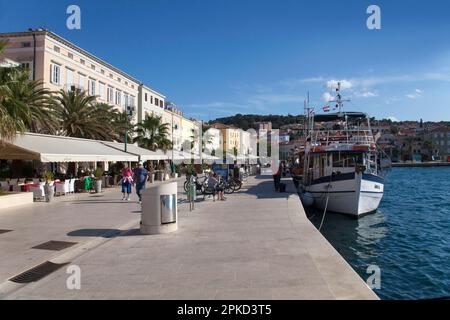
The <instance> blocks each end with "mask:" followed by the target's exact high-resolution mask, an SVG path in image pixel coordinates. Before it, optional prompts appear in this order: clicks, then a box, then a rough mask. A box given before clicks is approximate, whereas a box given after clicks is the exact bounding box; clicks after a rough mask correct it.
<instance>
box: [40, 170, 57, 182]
mask: <svg viewBox="0 0 450 320" xmlns="http://www.w3.org/2000/svg"><path fill="white" fill-rule="evenodd" d="M54 176H55V175H54V174H53V172H51V171H44V173H43V174H42V179H44V181H52V180H53V178H54Z"/></svg>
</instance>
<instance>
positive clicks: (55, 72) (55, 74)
mask: <svg viewBox="0 0 450 320" xmlns="http://www.w3.org/2000/svg"><path fill="white" fill-rule="evenodd" d="M50 82H51V83H53V84H57V85H60V84H61V67H60V66H59V65H57V64H51V65H50Z"/></svg>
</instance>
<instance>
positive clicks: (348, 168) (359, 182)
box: [302, 84, 384, 218]
mask: <svg viewBox="0 0 450 320" xmlns="http://www.w3.org/2000/svg"><path fill="white" fill-rule="evenodd" d="M344 101H349V100H343V99H342V95H341V85H340V84H338V88H337V89H336V97H335V99H334V100H332V101H330V102H336V109H338V112H337V113H333V114H321V115H315V114H314V112H311V108H309V106H308V107H307V108H306V119H307V142H306V146H305V151H304V152H305V153H304V157H303V158H304V166H303V168H304V170H303V171H304V172H303V179H302V189H303V192H305V193H308V194H310V195H312V197H313V198H314V206H315V207H317V208H319V209H322V210H325V211H329V212H336V213H341V214H345V215H350V216H352V217H355V218H360V217H362V216H364V215H366V214H369V213H373V212H375V211H376V210H377V209H378V207H379V205H380V202H381V200H382V198H383V193H384V177H383V170H382V168H381V165H380V159H381V155H380V151H379V148H378V147H377V145H376V141H375V138H374V135H373V133H372V131H371V127H370V118H369V117H368V116H367V114H365V113H361V112H344V111H343V102H344Z"/></svg>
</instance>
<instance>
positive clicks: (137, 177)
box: [134, 161, 148, 204]
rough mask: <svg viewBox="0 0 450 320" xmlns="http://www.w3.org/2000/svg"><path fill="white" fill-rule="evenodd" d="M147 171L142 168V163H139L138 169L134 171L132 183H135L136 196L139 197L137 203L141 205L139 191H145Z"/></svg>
mask: <svg viewBox="0 0 450 320" xmlns="http://www.w3.org/2000/svg"><path fill="white" fill-rule="evenodd" d="M147 178H148V171H147V169H145V168H144V165H143V163H142V161H139V164H138V167H137V168H136V169H134V181H135V183H136V194H137V196H138V197H139V203H140V204H142V195H141V191H142V190H144V189H145V183H146V182H147Z"/></svg>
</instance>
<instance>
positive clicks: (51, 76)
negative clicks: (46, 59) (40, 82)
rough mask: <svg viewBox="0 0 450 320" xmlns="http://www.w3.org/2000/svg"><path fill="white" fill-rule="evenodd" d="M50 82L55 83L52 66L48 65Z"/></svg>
mask: <svg viewBox="0 0 450 320" xmlns="http://www.w3.org/2000/svg"><path fill="white" fill-rule="evenodd" d="M50 82H51V83H54V82H55V80H54V79H53V64H50Z"/></svg>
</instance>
